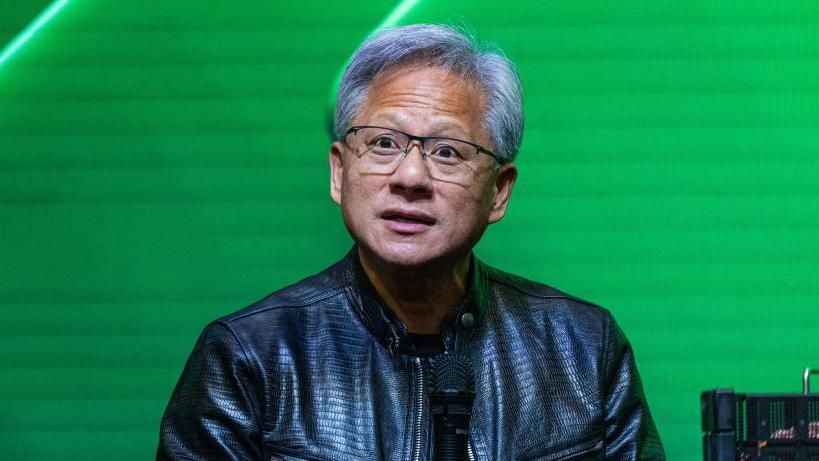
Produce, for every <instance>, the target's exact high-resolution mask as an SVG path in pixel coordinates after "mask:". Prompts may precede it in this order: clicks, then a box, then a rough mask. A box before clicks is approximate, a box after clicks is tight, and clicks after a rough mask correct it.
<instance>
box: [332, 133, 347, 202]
mask: <svg viewBox="0 0 819 461" xmlns="http://www.w3.org/2000/svg"><path fill="white" fill-rule="evenodd" d="M343 152H344V146H342V145H341V143H340V142H338V141H335V142H334V143H333V144H331V145H330V197H332V199H333V201H334V202H336V203H337V204H339V205H341V186H342V183H343V181H344V157H343V156H342V154H343Z"/></svg>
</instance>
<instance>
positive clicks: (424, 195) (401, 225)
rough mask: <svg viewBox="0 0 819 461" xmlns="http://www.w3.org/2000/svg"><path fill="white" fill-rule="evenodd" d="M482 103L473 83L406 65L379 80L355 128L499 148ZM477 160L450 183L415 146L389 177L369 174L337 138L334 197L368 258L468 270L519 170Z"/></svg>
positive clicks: (385, 264) (332, 161)
mask: <svg viewBox="0 0 819 461" xmlns="http://www.w3.org/2000/svg"><path fill="white" fill-rule="evenodd" d="M483 103H484V97H483V94H482V92H481V91H480V89H479V88H478V87H477V86H476V85H475V84H473V83H472V82H469V81H465V80H463V79H461V78H460V77H458V76H457V75H455V74H453V73H451V72H449V71H446V70H443V69H440V68H436V67H423V68H417V67H399V68H397V69H393V70H390V71H387V72H385V73H382V74H381V75H379V76H378V77H377V78H376V79H375V81H374V82H373V83H372V85H371V86H370V89H369V93H368V98H367V103H366V104H365V105H364V107H363V108H362V110H361V111H360V113H359V114H358V116H357V117H356V119H355V120H354V122H353V124H354V125H377V126H385V127H390V128H395V129H398V130H402V131H405V132H407V133H411V134H413V135H418V136H448V137H454V138H460V139H464V140H469V141H472V142H474V143H476V144H480V145H482V146H485V147H487V148H489V149H492V147H493V146H492V144H491V142H490V140H489V137H488V136H487V134H486V132H485V130H484V129H483V127H482V125H481V120H482V113H483ZM480 161H481V165H480V168H479V170H477V171H476V172H475V175H474V178H473V180H472V181H471V182H470V183H469V184H455V183H451V182H445V181H442V180H437V179H433V178H432V177H431V176H430V174H429V170H428V168H427V164H426V160H424V159H423V158H422V156H421V155H420V147H415V146H413V147H412V148H411V150H410V152H409V154H408V155H407V156H406V157H405V158H404V159H403V161H402V162H401V163H400V164H399V165H398V167H397V169H396V170H395V171H394V172H393V173H392V174H390V175H384V174H366V173H364V172H362V171H361V169H360V166H361V165H360V162H361V160H360V159H359V158H358V157H357V156H356V155H355V153H354V152H353V151H352V149H351V148H350V146H349V145H347V144H346V143H344V142H335V143H333V144H332V146H331V149H330V170H331V180H330V191H331V196H332V198H333V200H334V201H335V202H336V203H338V204H339V205H341V208H342V213H343V216H344V222H345V224H346V226H347V228H348V229H349V231H350V234H351V235H352V237H353V239H354V240H355V241H356V242H357V243H358V245H359V247H360V249H361V251H362V256H363V257H364V258H365V259H367V258H369V259H371V260H372V262H373V264H374V265H377V266H380V267H382V268H386V267H393V268H401V269H408V268H416V269H424V270H432V271H433V272H436V271H442V272H444V273H446V272H448V271H449V270H451V269H453V268H466V267H467V266H468V258H469V254H470V250H471V249H472V247H473V246H474V245H475V244H476V243H477V242H478V240H479V239H480V237H481V235H482V234H483V232H484V230H485V229H486V227H487V226H488V225H489V224H490V223H494V222H497V221H499V220H500V219H501V218H503V216H504V214H505V213H506V208H507V205H508V203H509V197H510V194H511V191H512V186H513V185H514V182H515V179H516V176H517V171H516V169H515V166H514V165H513V164H505V165H503V166H501V167H499V168H496V167H495V163H494V161H493V159H492V158H491V157H489V156H487V155H482V156H481V158H480ZM365 263H366V261H365ZM456 270H457V269H456Z"/></svg>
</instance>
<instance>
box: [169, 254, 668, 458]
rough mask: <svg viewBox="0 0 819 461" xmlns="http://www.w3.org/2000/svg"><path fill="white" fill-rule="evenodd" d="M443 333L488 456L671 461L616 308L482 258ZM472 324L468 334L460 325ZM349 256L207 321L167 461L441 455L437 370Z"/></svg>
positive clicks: (480, 453) (175, 415) (478, 454)
mask: <svg viewBox="0 0 819 461" xmlns="http://www.w3.org/2000/svg"><path fill="white" fill-rule="evenodd" d="M473 261H474V264H473V266H472V275H471V277H472V279H471V287H470V290H469V294H468V296H467V299H466V300H465V301H464V302H463V303H461V304H460V305H459V306H458V307H457V309H456V311H457V312H455V313H454V314H453V315H452V316H451V317H450V318H449V320H448V321H446V322H445V323H444V325H443V328H442V337H443V340H444V344H445V347H446V348H447V350H448V351H451V352H457V353H460V354H466V356H467V357H469V359H470V360H471V363H472V366H473V369H474V379H475V400H474V404H473V407H472V422H471V426H470V433H469V438H470V443H469V444H470V456H471V457H473V458H475V459H478V460H569V459H571V460H581V459H582V460H589V459H616V460H631V459H653V460H662V459H665V456H664V454H663V450H662V446H661V445H660V441H659V438H658V436H657V432H656V429H655V427H654V423H653V422H652V419H651V415H650V414H649V410H648V406H647V405H646V401H645V398H644V396H643V391H642V387H641V384H640V380H639V377H638V374H637V369H636V368H635V364H634V359H633V356H632V351H631V348H630V346H629V344H628V342H627V341H626V339H625V337H624V336H623V333H622V332H621V331H620V329H619V328H618V327H617V325H616V324H615V323H614V320H613V319H612V317H611V315H610V314H609V313H608V311H606V310H604V309H602V308H600V307H597V306H594V305H592V304H589V303H587V302H584V301H581V300H578V299H576V298H573V297H571V296H568V295H566V294H563V293H561V292H559V291H556V290H554V289H552V288H549V287H547V286H545V285H541V284H537V283H534V282H531V281H527V280H524V279H522V278H519V277H516V276H513V275H510V274H507V273H504V272H501V271H498V270H495V269H492V268H490V267H488V266H486V265H484V264H482V263H480V262H479V261H477V259H475V258H473ZM465 312H471V313H472V314H473V315H474V317H475V320H476V321H475V322H474V325H473V327H472V328H471V329H466V328H465V327H464V326H463V324H462V323H463V322H459V321H456V320H457V319H459V318H461V317H462V315H463V314H464V313H465ZM430 360H435V358H434V357H432V358H425V357H419V356H417V355H416V354H414V353H413V346H412V344H410V343H409V341H407V336H406V329H405V327H404V325H403V324H402V323H401V322H400V321H398V320H397V319H396V318H395V317H394V316H393V315H392V314H391V312H390V311H389V310H388V309H385V308H384V307H383V305H382V303H381V301H380V299H379V297H378V296H377V295H376V293H375V290H374V288H373V287H372V285H370V283H369V281H368V280H367V278H366V276H364V274H363V271H362V270H361V267H360V263H359V261H358V256H357V252H356V250H355V249H354V250H353V251H352V252H351V253H350V254H348V255H347V257H346V258H345V259H344V260H342V261H340V262H339V263H337V264H335V265H334V266H332V267H330V268H329V269H327V270H325V271H324V272H321V273H320V274H318V275H315V276H313V277H310V278H308V279H305V280H303V281H301V282H299V283H297V284H295V285H293V286H291V287H288V288H285V289H283V290H281V291H278V292H276V293H274V294H272V295H270V296H268V297H266V298H264V299H262V300H261V301H259V302H257V303H255V304H253V305H251V306H250V307H248V308H246V309H244V310H242V311H239V312H237V313H235V314H232V315H229V316H227V317H224V318H222V319H220V320H218V321H216V322H214V323H212V324H210V325H209V326H208V327H207V328H206V329H205V331H204V332H203V333H202V336H201V337H200V338H199V341H198V342H197V344H196V347H195V348H194V351H193V353H192V354H191V356H190V358H189V359H188V362H187V364H186V366H185V369H184V372H183V373H182V377H181V378H180V380H179V383H178V384H177V386H176V389H175V390H174V393H173V396H172V397H171V400H170V403H169V404H168V407H167V410H166V412H165V415H164V417H163V419H162V426H161V431H160V442H159V450H158V453H157V459H163V460H164V459H182V460H204V459H209V460H229V459H243V460H249V459H259V460H261V459H264V460H302V459H303V460H355V461H364V460H375V459H385V460H415V459H430V450H431V447H430V442H429V441H430V430H431V427H430V426H431V424H430V418H429V403H428V398H427V394H426V393H427V386H428V384H427V382H426V375H427V373H428V369H429V368H428V367H429V361H430Z"/></svg>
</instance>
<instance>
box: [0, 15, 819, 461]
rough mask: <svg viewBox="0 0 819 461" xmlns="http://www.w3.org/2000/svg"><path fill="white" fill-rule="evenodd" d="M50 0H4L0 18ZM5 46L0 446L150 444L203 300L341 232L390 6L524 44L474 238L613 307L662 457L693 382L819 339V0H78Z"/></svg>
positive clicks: (783, 384) (340, 237) (94, 449)
mask: <svg viewBox="0 0 819 461" xmlns="http://www.w3.org/2000/svg"><path fill="white" fill-rule="evenodd" d="M57 3H58V2H46V1H40V2H13V1H11V0H0V38H2V40H3V42H2V43H0V46H5V47H6V48H5V49H6V50H7V49H8V47H9V46H10V45H12V44H14V43H15V40H14V37H15V36H16V37H19V36H20V35H19V33H20V32H21V31H23V30H24V29H25V28H26V26H27V25H28V24H30V23H31V22H32V21H34V20H35V19H36V18H37V17H38V16H37V15H38V12H41V11H43V10H46V9H47V8H48V7H49V6H54V5H55V4H57ZM60 3H61V4H60V5H58V6H60V8H59V9H58V10H55V12H54V14H53V16H52V17H49V18H48V20H47V21H45V22H43V23H42V24H41V27H39V28H38V29H37V30H36V31H35V32H33V33H32V34H31V35H30V37H28V39H27V40H26V41H25V42H24V43H19V47H17V48H16V50H15V51H14V53H10V54H6V55H5V58H4V59H3V60H2V61H0V258H2V259H0V261H2V264H0V270H1V271H2V272H0V310H1V311H0V312H2V319H3V321H2V322H0V351H2V352H0V452H2V453H3V455H0V458H2V459H9V460H26V461H28V460H45V459H54V458H60V459H63V458H73V459H84V460H100V461H102V460H106V461H109V460H123V461H125V460H140V459H150V458H152V457H153V453H154V450H155V446H156V442H157V437H158V426H159V419H160V417H161V414H162V412H163V410H164V406H165V404H166V402H167V399H168V397H169V396H170V393H171V391H172V389H173V386H174V384H175V382H176V379H177V378H178V376H179V373H180V372H181V370H182V365H183V363H184V360H185V358H186V357H187V354H188V353H189V352H190V350H191V348H192V347H193V344H194V340H195V338H196V336H197V335H198V333H199V332H200V331H201V329H202V328H203V327H204V325H205V324H206V323H207V322H208V321H210V320H212V319H214V318H216V317H219V316H221V315H223V314H225V313H228V312H231V311H234V310H237V309H239V308H241V307H243V306H245V305H247V304H249V303H250V302H252V301H255V300H256V299H259V298H261V297H262V296H264V295H265V294H267V293H269V292H271V291H273V290H275V289H277V288H280V287H282V286H284V285H285V284H289V283H292V282H294V281H297V280H299V279H300V278H302V277H304V276H307V275H309V274H312V273H315V272H317V271H319V270H321V269H323V268H324V267H326V266H327V265H329V264H330V263H332V262H334V261H335V260H337V259H339V258H340V257H341V256H342V255H343V254H344V253H345V252H346V251H347V250H348V249H349V246H350V244H351V241H350V239H349V237H348V236H347V234H346V231H345V229H344V226H343V224H342V222H341V219H340V213H339V210H338V209H337V207H336V206H335V205H334V204H333V203H332V202H331V200H330V198H329V181H328V166H327V150H328V145H329V141H328V135H327V130H326V126H327V122H328V120H327V114H328V106H329V102H328V101H329V100H330V97H331V96H330V95H331V91H332V90H331V88H332V84H333V82H334V80H335V78H336V77H337V75H338V73H339V71H340V69H341V68H342V66H343V64H344V61H345V60H346V59H347V57H348V56H349V54H350V53H351V52H352V50H353V49H354V48H355V47H356V45H357V44H358V43H359V42H360V41H361V40H362V39H363V38H364V37H365V36H366V35H367V34H368V33H369V32H370V31H372V30H373V29H374V28H376V27H378V26H379V25H380V24H383V23H384V22H385V21H386V22H387V23H396V24H405V23H414V22H449V23H457V24H470V25H471V26H472V27H473V28H474V29H475V31H476V32H477V33H478V35H479V36H480V37H481V38H482V39H484V40H488V41H493V42H495V43H497V44H498V45H499V46H500V47H501V48H502V49H503V50H504V51H505V52H506V53H507V54H508V55H509V56H510V57H511V58H512V60H513V61H515V62H516V63H517V64H518V65H519V68H520V72H521V75H522V79H523V84H524V91H525V105H526V107H525V108H526V117H527V128H526V133H525V135H524V145H523V148H522V151H521V153H520V156H519V159H518V166H519V169H520V179H519V181H518V183H517V186H516V189H515V191H514V194H513V196H512V203H511V207H510V210H509V213H508V214H507V217H506V219H505V220H504V221H503V222H502V223H500V224H497V225H495V226H493V227H491V228H490V229H489V231H488V233H487V235H486V236H485V237H484V240H483V241H482V242H481V243H480V244H479V246H478V248H477V249H476V253H477V254H478V256H479V257H481V258H482V259H483V260H485V261H486V262H488V263H490V264H492V265H495V266H498V267H501V268H503V269H506V270H508V271H511V272H515V273H518V274H520V275H523V276H527V277H529V278H533V279H536V280H539V281H543V282H546V283H549V284H551V285H553V286H555V287H557V288H560V289H563V290H565V291H568V292H570V293H572V294H575V295H577V296H580V297H582V298H586V299H589V300H592V301H594V302H597V303H599V304H602V305H604V306H606V307H608V308H609V309H611V310H612V312H613V313H614V315H615V316H616V318H617V319H618V320H619V322H620V323H621V325H622V326H623V328H624V330H625V331H626V332H627V334H628V335H629V337H630V339H631V340H632V343H633V344H634V347H635V350H636V356H637V360H638V364H639V366H640V370H641V373H642V376H643V381H644V385H645V388H646V391H647V393H648V397H649V401H650V403H651V406H652V410H653V413H654V416H655V419H656V422H657V425H658V428H659V431H660V433H661V436H662V438H663V441H664V443H665V446H666V451H667V453H668V457H669V459H671V460H683V461H693V460H699V459H701V434H700V429H699V424H700V419H699V418H700V416H699V393H700V392H701V391H702V390H705V389H709V388H715V387H734V388H736V389H737V390H738V391H749V392H798V391H800V389H801V388H800V377H801V371H802V369H803V368H804V367H807V366H814V367H819V338H818V335H817V332H819V284H817V282H816V279H817V275H819V270H817V269H819V233H818V232H817V231H819V212H817V209H819V186H817V181H816V179H815V178H816V177H817V176H819V134H817V133H819V130H818V129H819V96H817V95H818V94H819V6H817V5H819V4H817V3H815V2H812V1H801V2H763V1H749V2H742V3H741V4H737V3H736V2H731V1H727V0H714V1H696V2H674V3H672V2H636V1H627V2H604V1H589V2H551V1H550V2H539V1H521V2H515V3H510V2H501V1H480V2H475V1H470V2H467V1H437V2H433V1H426V0H418V1H405V2H383V1H362V2H325V1H318V0H308V1H305V2H299V3H298V4H296V3H295V2H273V1H249V0H233V1H229V2H228V1H222V0H219V1H209V2H194V1H188V0H171V1H164V2H159V1H135V0H134V1H117V2H110V1H102V0H70V1H64V2H60Z"/></svg>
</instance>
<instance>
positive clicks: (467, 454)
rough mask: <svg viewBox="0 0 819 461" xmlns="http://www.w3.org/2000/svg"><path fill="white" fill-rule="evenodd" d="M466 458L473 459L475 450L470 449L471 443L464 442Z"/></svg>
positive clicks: (472, 460)
mask: <svg viewBox="0 0 819 461" xmlns="http://www.w3.org/2000/svg"><path fill="white" fill-rule="evenodd" d="M466 458H467V459H468V460H469V461H475V452H473V451H472V443H470V442H469V441H467V442H466Z"/></svg>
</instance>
